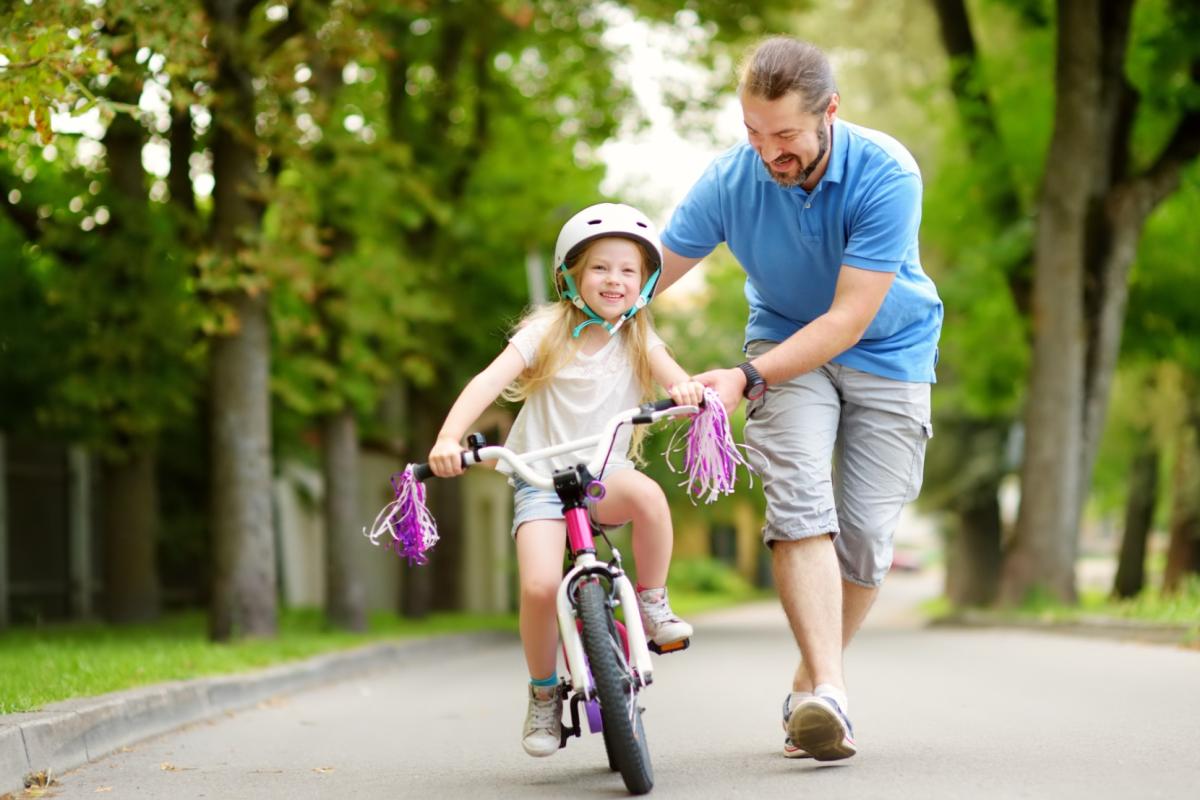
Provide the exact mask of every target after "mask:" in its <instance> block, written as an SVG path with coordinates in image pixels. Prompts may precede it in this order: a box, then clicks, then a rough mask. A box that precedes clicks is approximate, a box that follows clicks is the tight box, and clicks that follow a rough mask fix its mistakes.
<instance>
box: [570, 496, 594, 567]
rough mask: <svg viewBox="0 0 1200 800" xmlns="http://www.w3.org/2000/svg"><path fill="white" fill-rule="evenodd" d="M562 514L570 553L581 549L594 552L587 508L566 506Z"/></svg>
mask: <svg viewBox="0 0 1200 800" xmlns="http://www.w3.org/2000/svg"><path fill="white" fill-rule="evenodd" d="M563 516H564V517H565V518H566V520H567V541H568V542H569V543H570V545H571V554H572V555H574V554H576V553H578V552H579V551H581V550H590V551H593V552H595V550H596V542H595V540H593V539H592V523H591V521H590V520H588V513H587V510H586V509H582V508H568V509H567V510H566V512H565V513H564V514H563Z"/></svg>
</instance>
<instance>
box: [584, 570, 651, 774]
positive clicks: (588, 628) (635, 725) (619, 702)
mask: <svg viewBox="0 0 1200 800" xmlns="http://www.w3.org/2000/svg"><path fill="white" fill-rule="evenodd" d="M579 616H580V618H581V619H582V620H583V649H584V651H585V652H586V653H587V657H588V665H589V666H590V667H591V670H592V680H593V681H595V684H596V694H597V696H598V697H599V699H600V718H601V720H602V721H603V723H604V744H605V750H606V751H607V752H608V755H609V759H610V763H611V762H615V763H616V767H617V770H618V771H619V772H620V773H621V778H622V779H623V780H624V781H625V788H626V789H628V790H629V791H630V793H631V794H645V793H646V792H648V791H650V790H651V789H652V788H654V771H653V768H652V767H651V764H650V751H649V749H648V748H647V746H646V732H645V729H644V728H643V727H642V712H641V709H639V708H638V705H637V691H636V686H635V684H634V679H633V674H632V671H631V670H630V668H629V664H628V663H627V661H626V659H625V650H624V647H623V646H622V644H621V637H620V634H618V633H617V627H616V624H615V623H614V622H613V616H612V609H611V608H610V607H609V605H608V602H607V594H606V592H605V590H604V587H603V586H601V585H600V582H599V581H598V580H596V579H594V578H589V579H587V580H584V581H581V582H580V584H579Z"/></svg>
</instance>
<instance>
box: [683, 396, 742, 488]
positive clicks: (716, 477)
mask: <svg viewBox="0 0 1200 800" xmlns="http://www.w3.org/2000/svg"><path fill="white" fill-rule="evenodd" d="M682 432H683V429H680V430H678V431H676V433H675V435H674V436H672V437H671V441H670V442H669V443H668V444H667V449H666V450H665V451H664V452H663V455H664V456H666V457H667V465H668V466H670V467H671V471H672V472H678V471H679V470H676V469H675V467H674V466H673V465H671V454H672V452H673V451H674V450H676V449H678V447H679V442H678V439H679V434H680V433H682ZM740 447H745V445H741V446H740ZM738 448H739V445H738V444H737V442H735V441H734V440H733V431H732V429H731V428H730V427H729V415H728V414H726V413H725V406H724V405H722V404H721V398H720V396H719V395H718V394H717V393H716V392H715V391H714V390H713V389H711V388H710V389H705V390H704V408H702V409H701V410H700V413H699V414H697V415H695V416H694V417H692V422H691V425H689V426H688V428H687V449H686V451H685V453H684V459H683V472H685V473H686V474H687V479H686V480H684V481H682V482H681V483H680V484H679V485H680V486H685V487H687V491H688V494H689V495H691V496H692V497H693V501H692V502H695V498H702V499H703V500H704V502H705V503H714V502H716V500H717V498H718V497H720V496H721V495H723V494H733V488H734V483H735V482H736V480H737V468H738V466H739V465H740V466H744V467H746V471H747V472H748V473H751V474H752V473H753V472H754V469H753V467H751V466H750V464H749V462H748V461H746V459H745V458H744V457H743V454H742V452H741V450H739V449H738ZM750 482H751V485H753V483H754V478H753V477H751V478H750Z"/></svg>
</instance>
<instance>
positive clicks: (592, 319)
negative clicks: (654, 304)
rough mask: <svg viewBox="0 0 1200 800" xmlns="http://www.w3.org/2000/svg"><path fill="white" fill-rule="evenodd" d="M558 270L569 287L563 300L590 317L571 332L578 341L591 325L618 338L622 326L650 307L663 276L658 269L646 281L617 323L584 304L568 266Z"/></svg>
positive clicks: (572, 336)
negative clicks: (597, 326)
mask: <svg viewBox="0 0 1200 800" xmlns="http://www.w3.org/2000/svg"><path fill="white" fill-rule="evenodd" d="M558 269H559V272H561V273H562V276H563V283H565V284H566V287H567V289H566V291H565V292H563V295H562V296H563V298H564V299H566V300H570V301H571V304H572V305H574V306H575V307H576V308H578V309H579V310H580V311H582V312H583V313H584V314H586V315H587V317H588V318H587V319H585V320H584V321H583V322H581V323H579V324H578V325H576V326H575V329H574V330H573V331H571V338H572V339H578V338H579V334H580V333H582V332H583V329H584V328H586V327H587V326H589V325H599V326H600V327H602V328H604V330H606V331H608V335H609V336H616V334H617V331H619V330H621V326H622V325H624V324H625V323H626V322H627V321H628V320H629V319H630V318H632V317H633V315H634V314H636V313H637V312H639V311H641V310H642V309H643V308H645V307H646V306H647V305H649V303H650V298H651V297H653V296H654V287H655V286H657V285H658V278H659V276H660V275H661V274H662V270H661V269H656V270H655V271H654V274H653V275H651V276H650V278H649V280H647V281H646V285H645V286H643V287H642V291H641V293H640V294H639V295H638V298H637V300H635V301H634V303H633V305H632V306H631V307H630V308H629V310H628V311H626V312H625V313H624V314H622V315H621V318H620V319H618V320H617V321H616V322H608V321H607V320H605V319H604V318H603V317H601V316H600V315H599V314H597V313H596V312H595V311H593V310H592V309H591V307H589V306H588V304H587V303H586V302H584V299H583V297H582V296H580V294H579V290H578V289H576V288H575V281H573V280H572V279H571V276H570V275H569V274H568V273H567V265H566V264H562V265H561V266H559V268H558Z"/></svg>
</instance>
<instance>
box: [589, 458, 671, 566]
mask: <svg viewBox="0 0 1200 800" xmlns="http://www.w3.org/2000/svg"><path fill="white" fill-rule="evenodd" d="M604 488H605V489H606V493H605V495H604V499H603V500H601V501H600V502H599V503H597V504H596V519H598V520H600V521H601V522H603V523H604V524H605V525H623V524H625V523H626V522H630V521H632V522H633V558H634V561H636V562H637V574H638V583H640V584H641V585H642V586H647V587H660V586H666V584H667V570H668V568H669V567H670V566H671V548H672V546H673V545H674V535H673V534H672V531H671V509H670V507H669V506H668V505H667V496H666V495H665V494H663V490H662V487H661V486H659V485H658V484H657V483H656V482H655V481H654V479H653V478H651V477H649V476H647V475H643V474H642V473H640V472H638V471H637V470H635V469H622V470H619V471H617V472H614V473H613V474H612V475H609V476H608V477H607V478H605V479H604Z"/></svg>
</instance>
